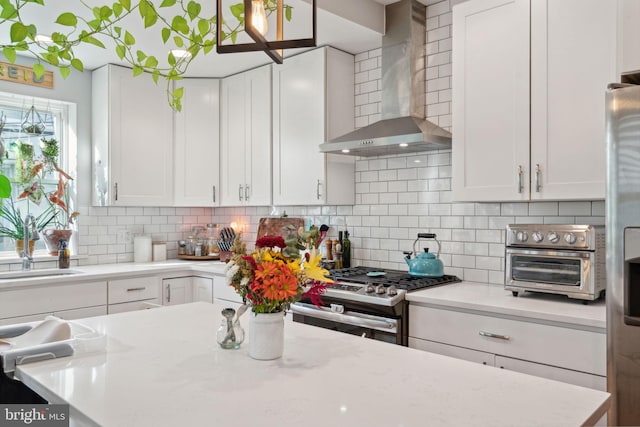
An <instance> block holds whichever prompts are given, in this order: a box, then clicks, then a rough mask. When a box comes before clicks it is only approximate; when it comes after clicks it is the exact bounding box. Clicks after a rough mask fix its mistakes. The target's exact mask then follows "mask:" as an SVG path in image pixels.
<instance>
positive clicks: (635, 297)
mask: <svg viewBox="0 0 640 427" xmlns="http://www.w3.org/2000/svg"><path fill="white" fill-rule="evenodd" d="M606 102H607V122H606V123H607V175H608V176H607V178H608V182H607V199H606V205H607V292H606V304H607V388H608V391H609V392H610V393H611V394H612V398H613V399H612V407H611V410H610V411H609V419H608V423H609V425H640V86H630V85H622V84H611V85H609V88H608V90H607V96H606Z"/></svg>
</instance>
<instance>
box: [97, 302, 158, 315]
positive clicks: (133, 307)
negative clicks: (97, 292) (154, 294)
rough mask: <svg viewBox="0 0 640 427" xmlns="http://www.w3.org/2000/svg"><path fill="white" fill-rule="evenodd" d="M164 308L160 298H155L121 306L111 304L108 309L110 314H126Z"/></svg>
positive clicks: (121, 304) (125, 303)
mask: <svg viewBox="0 0 640 427" xmlns="http://www.w3.org/2000/svg"><path fill="white" fill-rule="evenodd" d="M158 307H162V302H161V301H160V298H154V299H149V300H144V301H131V302H123V303H120V304H111V305H109V307H108V309H107V310H108V314H115V313H125V312H127V311H137V310H148V309H151V308H158Z"/></svg>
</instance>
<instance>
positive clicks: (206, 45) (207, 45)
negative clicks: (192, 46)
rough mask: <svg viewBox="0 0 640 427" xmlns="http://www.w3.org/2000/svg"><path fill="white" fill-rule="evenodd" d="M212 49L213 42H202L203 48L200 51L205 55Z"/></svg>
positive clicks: (214, 44)
mask: <svg viewBox="0 0 640 427" xmlns="http://www.w3.org/2000/svg"><path fill="white" fill-rule="evenodd" d="M214 47H216V42H215V40H207V41H206V42H204V47H203V48H202V51H203V52H204V54H205V55H206V54H207V53H209V52H211V51H212V50H213V48H214Z"/></svg>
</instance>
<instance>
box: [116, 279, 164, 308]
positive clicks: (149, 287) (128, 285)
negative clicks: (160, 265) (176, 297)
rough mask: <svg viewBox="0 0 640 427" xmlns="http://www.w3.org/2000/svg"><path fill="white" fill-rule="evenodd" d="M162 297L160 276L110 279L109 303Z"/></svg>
mask: <svg viewBox="0 0 640 427" xmlns="http://www.w3.org/2000/svg"><path fill="white" fill-rule="evenodd" d="M153 298H158V299H160V278H159V277H155V276H153V277H137V278H135V279H121V280H111V281H109V304H118V303H122V302H129V301H141V300H145V299H153Z"/></svg>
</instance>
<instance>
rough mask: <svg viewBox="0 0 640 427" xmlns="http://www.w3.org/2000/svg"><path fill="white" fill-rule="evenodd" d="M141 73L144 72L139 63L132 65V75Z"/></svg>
mask: <svg viewBox="0 0 640 427" xmlns="http://www.w3.org/2000/svg"><path fill="white" fill-rule="evenodd" d="M142 73H144V69H143V68H142V67H141V66H139V65H134V66H133V77H136V76H139V75H140V74H142Z"/></svg>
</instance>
